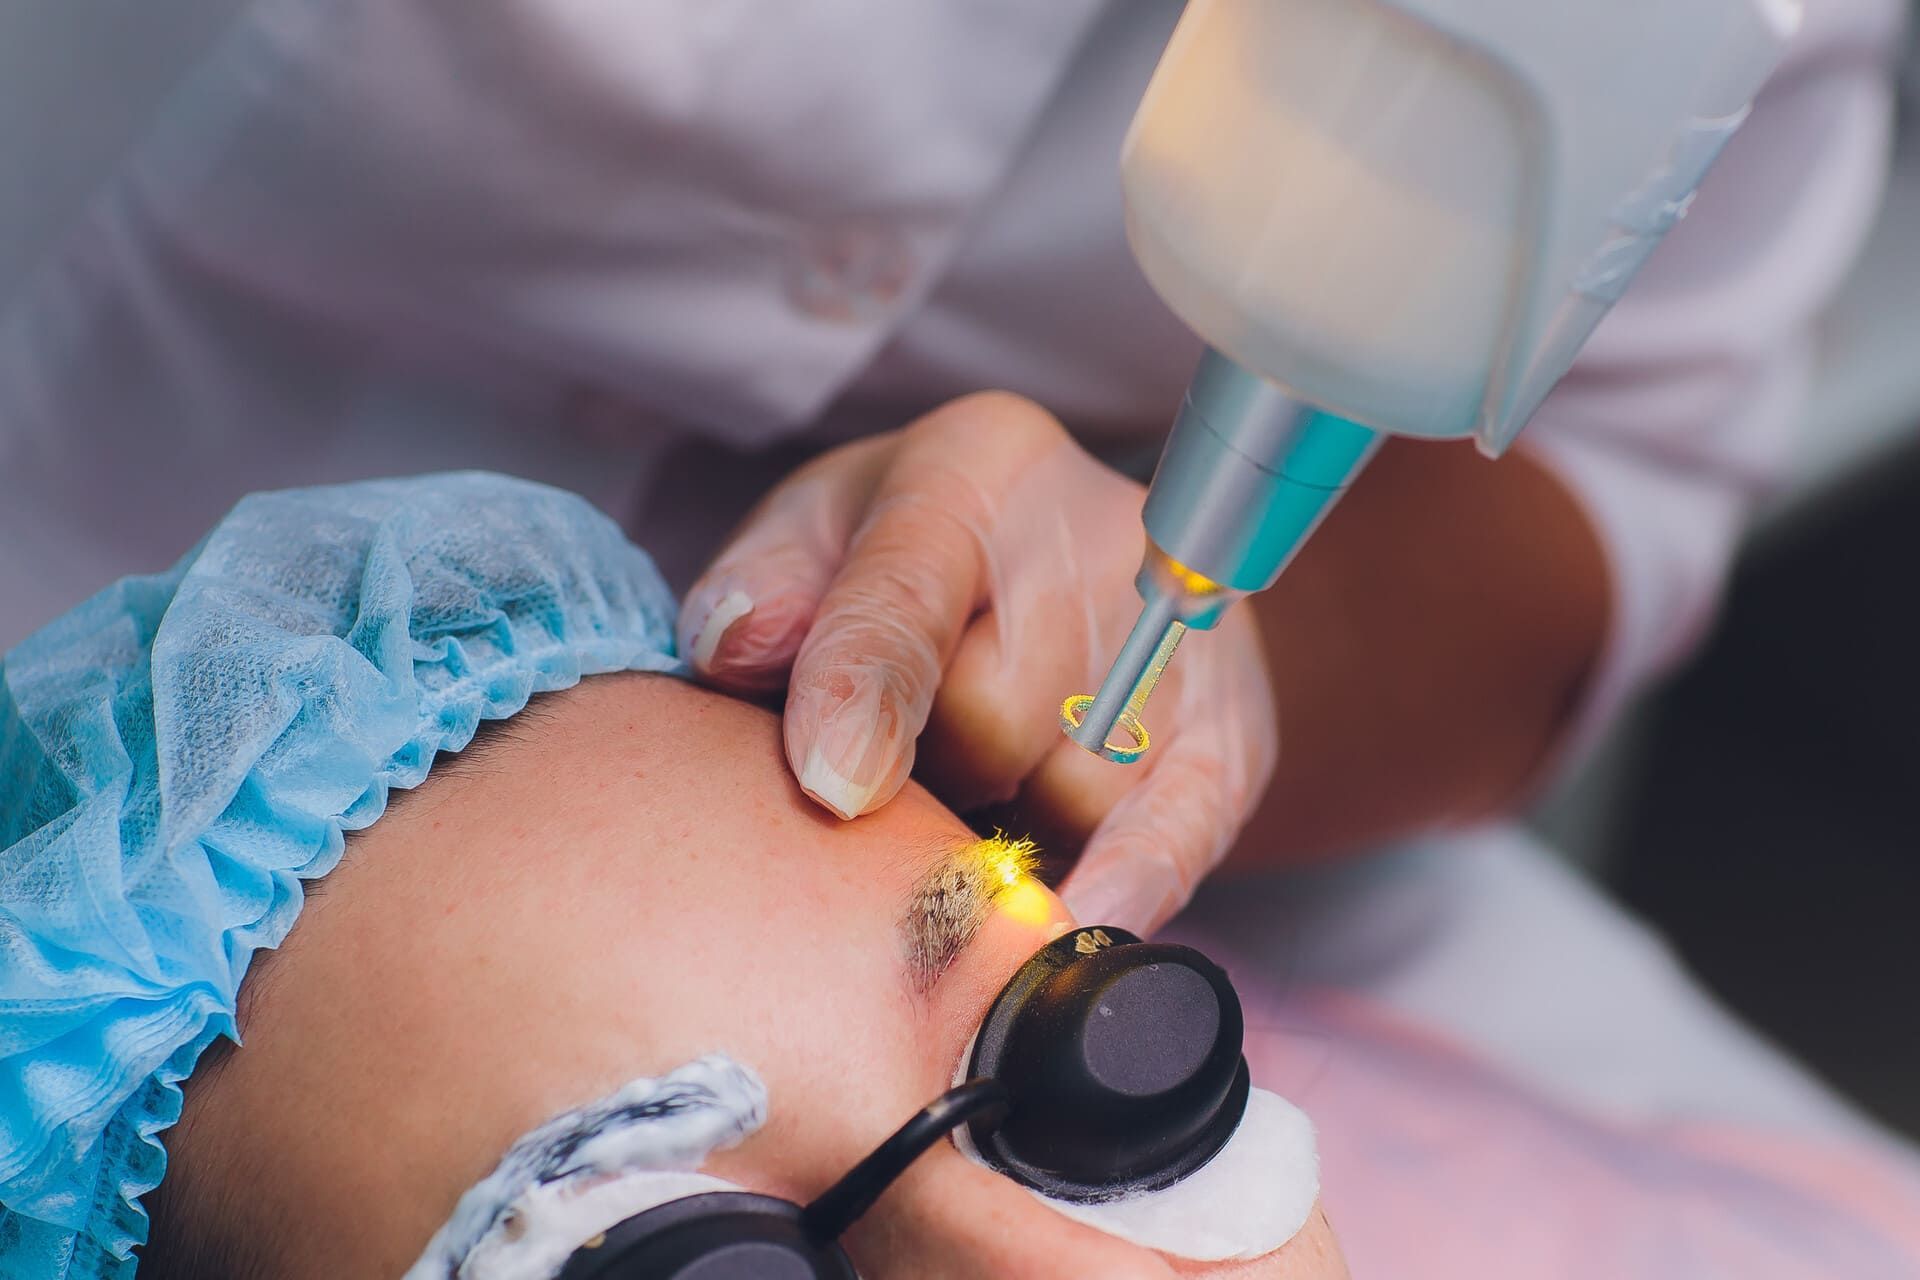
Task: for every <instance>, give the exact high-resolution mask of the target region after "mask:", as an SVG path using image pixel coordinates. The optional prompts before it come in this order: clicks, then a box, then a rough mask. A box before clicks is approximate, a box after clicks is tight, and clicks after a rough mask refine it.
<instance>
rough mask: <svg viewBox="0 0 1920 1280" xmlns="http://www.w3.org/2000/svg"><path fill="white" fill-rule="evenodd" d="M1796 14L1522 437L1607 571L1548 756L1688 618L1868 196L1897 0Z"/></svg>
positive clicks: (1806, 360) (1793, 424)
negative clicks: (1595, 660) (1785, 38)
mask: <svg viewBox="0 0 1920 1280" xmlns="http://www.w3.org/2000/svg"><path fill="white" fill-rule="evenodd" d="M1810 10H1811V11H1810V12H1809V14H1808V22H1807V27H1806V29H1805V30H1803V32H1802V33H1801V35H1800V37H1799V38H1798V39H1797V41H1796V44H1795V46H1794V48H1793V49H1792V50H1791V51H1790V53H1789V55H1788V59H1787V62H1786V63H1785V65H1784V66H1783V67H1782V68H1781V70H1780V72H1779V73H1778V74H1777V75H1776V76H1775V78H1774V80H1773V81H1772V82H1771V83H1770V84H1769V85H1768V87H1767V89H1766V90H1765V91H1764V92H1763V94H1762V95H1761V98H1760V100H1759V101H1758V102H1757V103H1756V104H1755V106H1754V111H1753V115H1752V117H1751V119H1750V120H1749V122H1748V123H1747V125H1746V127H1745V128H1744V129H1743V130H1742V131H1741V132H1740V133H1739V134H1738V135H1736V136H1735V138H1734V139H1733V141H1732V142H1731V143H1730V144H1729V145H1728V148H1727V151H1726V153H1725V154H1724V156H1723V157H1722V158H1721V161H1720V163H1719V165H1718V166H1717V167H1716V168H1715V169H1714V170H1713V172H1712V173H1711V174H1710V175H1709V177H1708V179H1707V182H1706V184H1705V185H1704V186H1703V187H1702V188H1701V191H1700V194H1699V198H1698V200H1697V201H1696V203H1695V205H1694V208H1693V211H1692V213H1691V214H1690V215H1689V217H1688V218H1687V219H1686V220H1685V221H1684V222H1682V223H1681V224H1680V226H1679V227H1678V228H1676V229H1675V230H1674V232H1673V233H1672V235H1671V236H1670V237H1669V238H1668V240H1667V242H1666V244H1664V245H1663V246H1662V247H1661V248H1660V250H1659V251H1658V252H1657V253H1656V254H1655V255H1654V257H1653V259H1652V260H1651V261H1650V262H1649V263H1648V264H1647V267H1646V269H1645V270H1644V271H1643V272H1642V274H1641V276H1640V278H1639V279H1638V280H1637V281H1636V282H1635V284H1634V286H1633V288H1632V289H1630V290H1629V291H1628V293H1627V295H1626V297H1625V298H1624V299H1623V300H1622V301H1621V303H1620V305H1619V306H1618V307H1617V308H1616V309H1615V310H1614V312H1613V314H1612V315H1610V316H1609V317H1608V318H1607V320H1606V321H1605V322H1604V323H1603V324H1602V325H1601V327H1600V329H1599V330H1598V331H1597V332H1596V333H1595V335H1594V338H1593V340H1592V342H1591V343H1590V344H1589V345H1588V347H1587V349H1586V350H1585V351H1584V352H1583V353H1582V355H1581V357H1580V359H1579V361H1578V362H1577V363H1576V364H1575V365H1574V368H1573V371H1572V372H1571V373H1570V374H1569V375H1568V376H1567V378H1566V380H1565V382H1563V383H1562V384H1561V386H1560V387H1559V388H1558V389H1557V390H1556V391H1555V393H1554V395H1553V396H1552V397H1551V398H1550V399H1549V400H1548V401H1547V403H1546V404H1545V405H1544V406H1543V407H1542V408H1541V410H1540V413H1539V415H1538V416H1537V417H1536V418H1535V420H1534V423H1533V425H1532V426H1530V427H1529V428H1528V430H1527V433H1526V435H1525V436H1524V437H1523V438H1522V442H1521V446H1520V447H1522V448H1524V449H1527V450H1528V451H1529V452H1530V453H1532V454H1533V455H1534V456H1536V457H1538V458H1540V459H1541V460H1543V461H1544V462H1545V463H1546V464H1547V465H1548V466H1549V467H1550V468H1551V469H1552V470H1553V471H1554V472H1555V473H1556V474H1557V475H1558V476H1559V477H1560V478H1561V480H1562V481H1563V482H1564V483H1565V484H1566V486H1567V487H1568V489H1569V490H1570V491H1571V493H1572V495H1573V496H1574V498H1575V499H1576V500H1577V501H1578V502H1579V503H1580V504H1581V505H1582V506H1583V507H1584V509H1585V511H1586V513H1587V514H1588V516H1589V517H1590V519H1591V521H1592V523H1593V527H1594V529H1595V532H1596V534H1597V536H1598V537H1599V540H1600V542H1601V545H1602V547H1603V549H1604V552H1605V554H1606V556H1607V560H1608V563H1609V567H1610V571H1611V575H1610V576H1611V585H1612V608H1611V618H1610V624H1609V628H1608V635H1607V638H1606V641H1605V647H1604V651H1603V654H1602V656H1601V659H1600V662H1599V665H1598V668H1597V670H1596V671H1595V672H1594V674H1593V675H1592V677H1591V679H1590V682H1589V686H1588V690H1587V694H1586V698H1585V701H1584V704H1583V706H1582V707H1581V709H1580V710H1579V712H1578V713H1577V716H1576V719H1575V722H1574V724H1573V726H1572V728H1571V730H1570V732H1569V733H1568V734H1567V735H1566V736H1565V737H1564V738H1563V740H1562V743H1561V744H1560V747H1559V749H1558V750H1557V752H1556V763H1557V764H1565V763H1568V762H1572V761H1575V760H1577V759H1578V758H1579V757H1580V756H1581V755H1582V754H1584V751H1585V749H1586V748H1587V747H1588V746H1590V745H1591V744H1592V742H1593V740H1594V739H1595V738H1596V737H1597V736H1598V734H1599V733H1600V732H1601V731H1602V730H1604V729H1605V728H1606V726H1607V725H1608V724H1609V723H1610V722H1611V720H1612V719H1613V718H1614V716H1615V714H1616V713H1617V712H1618V711H1619V710H1620V707H1621V705H1622V703H1623V702H1625V701H1626V700H1627V699H1628V698H1629V697H1630V696H1631V695H1632V694H1633V693H1634V692H1635V691H1636V690H1638V689H1639V688H1640V687H1641V686H1642V685H1643V684H1644V683H1645V682H1646V681H1647V680H1648V679H1649V678H1651V677H1653V676H1655V675H1657V674H1659V673H1661V672H1663V671H1665V670H1666V669H1668V668H1670V667H1671V666H1672V665H1673V664H1674V663H1676V662H1677V661H1678V660H1679V659H1681V658H1682V657H1684V656H1685V655H1686V654H1687V653H1688V652H1689V650H1690V649H1691V648H1692V646H1693V645H1694V644H1695V643H1696V642H1697V641H1698V640H1699V639H1700V637H1701V635H1702V633H1703V632H1704V631H1705V630H1706V627H1707V625H1708V623H1709V622H1710V621H1711V619H1712V616H1713V613H1714V609H1715V607H1716V604H1717V602H1718V597H1719V593H1720V589H1721V586H1722V583H1723V580H1724V578H1725V576H1726V573H1727V569H1728V565H1729V562H1730V560H1731V558H1732V555H1733V551H1734V547H1735V543H1736V540H1737V538H1738V536H1739V534H1740V531H1741V528H1742V525H1743V522H1744V519H1745V517H1746V516H1747V514H1748V513H1749V511H1750V510H1751V508H1752V507H1753V505H1754V503H1755V502H1756V500H1757V499H1759V498H1760V497H1762V496H1764V495H1765V494H1766V493H1767V492H1768V491H1769V490H1770V489H1771V488H1773V487H1775V486H1778V485H1779V484H1781V483H1782V482H1783V481H1784V480H1785V479H1786V476H1785V471H1786V468H1787V466H1788V463H1789V461H1790V458H1791V455H1792V445H1793V440H1794V433H1795V432H1796V430H1798V429H1800V428H1801V426H1802V423H1801V421H1800V411H1801V405H1802V402H1803V398H1804V393H1805V390H1806V386H1807V382H1808V374H1809V370H1810V368H1811V363H1812V355H1813V341H1812V326H1813V322H1814V320H1815V318H1816V316H1817V315H1818V313H1819V312H1820V310H1821V309H1822V308H1823V307H1824V306H1825V304H1826V303H1827V302H1828V301H1829V300H1830V298H1831V297H1832V296H1833V294H1834V292H1835V291H1836V289H1837V288H1838V286H1839V284H1840V283H1841V281H1842V280H1843V278H1844V277H1845V274H1846V271H1847V269H1848V267H1849V265H1850V264H1851V262H1852V260H1853V257H1854V255H1855V253H1856V252H1857V250H1858V249H1859V247H1860V245H1861V243H1862V241H1863V240H1864V238H1865V235H1866V232H1867V230H1868V228H1869V227H1870V225H1871V223H1872V218H1873V215H1874V213H1875V211H1876V208H1877V206H1878V202H1879V197H1880V194H1881V189H1882V186H1883V182H1884V179H1885V176H1886V169H1887V159H1888V155H1889V150H1890V137H1891V128H1892V118H1893V110H1892V108H1893V98H1894V90H1893V75H1892V71H1891V67H1890V61H1891V53H1892V50H1893V49H1894V47H1895V35H1896V33H1897V31H1898V28H1899V24H1900V6H1899V5H1898V4H1897V3H1893V2H1892V0H1884V2H1883V0H1871V2H1869V0H1858V2H1855V3H1846V4H1838V3H1836V4H1830V5H1824V6H1823V5H1814V6H1810ZM1811 429H1814V430H1817V429H1818V424H1811Z"/></svg>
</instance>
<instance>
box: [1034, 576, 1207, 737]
mask: <svg viewBox="0 0 1920 1280" xmlns="http://www.w3.org/2000/svg"><path fill="white" fill-rule="evenodd" d="M1174 614H1175V609H1174V603H1173V601H1171V600H1167V599H1165V598H1156V599H1150V600H1148V602H1147V604H1146V607H1145V608H1143V609H1141V611H1140V618H1139V620H1138V621H1137V622H1135V623H1134V624H1133V630H1132V632H1130V633H1129V634H1128V636H1127V642H1126V643H1125V644H1124V645H1122V646H1121V647H1120V656H1119V657H1117V658H1115V659H1114V662H1113V669H1112V670H1111V671H1109V672H1107V678H1106V680H1105V681H1104V682H1102V683H1101V685H1100V692H1099V693H1098V695H1090V694H1084V693H1083V694H1077V695H1075V696H1074V697H1071V698H1068V699H1067V700H1066V701H1065V702H1063V703H1061V704H1060V727H1061V729H1062V730H1063V731H1064V732H1065V733H1066V735H1067V736H1068V737H1069V738H1072V739H1073V741H1074V742H1075V743H1076V744H1077V745H1079V746H1080V747H1081V748H1083V749H1084V750H1087V751H1091V752H1092V753H1093V754H1095V755H1097V756H1099V757H1100V758H1102V759H1103V760H1111V761H1113V762H1114V763H1115V764H1132V763H1133V762H1134V761H1136V760H1138V759H1139V758H1140V757H1141V756H1143V755H1145V754H1146V753H1147V748H1148V747H1149V746H1150V745H1152V739H1151V737H1150V736H1149V735H1148V733H1147V726H1146V723H1145V722H1144V721H1143V720H1141V718H1140V713H1141V712H1142V711H1144V710H1145V709H1146V705H1147V699H1148V698H1150V697H1152V696H1153V690H1154V686H1155V685H1157V684H1159V683H1160V677H1161V676H1162V675H1163V674H1164V673H1165V672H1166V669H1167V663H1168V662H1169V661H1171V660H1172V658H1173V651H1174V650H1175V649H1176V648H1178V647H1179V645H1180V638H1181V637H1182V636H1184V635H1186V634H1187V628H1186V625H1185V624H1184V623H1182V622H1181V621H1180V620H1179V619H1178V618H1177V617H1175V616H1174ZM1116 731H1118V732H1119V733H1120V734H1123V735H1124V737H1125V740H1123V741H1121V742H1115V741H1113V738H1114V736H1115V733H1116Z"/></svg>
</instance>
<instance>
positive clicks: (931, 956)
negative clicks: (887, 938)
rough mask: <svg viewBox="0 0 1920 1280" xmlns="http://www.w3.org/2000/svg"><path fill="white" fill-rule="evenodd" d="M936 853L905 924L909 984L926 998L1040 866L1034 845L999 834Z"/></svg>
mask: <svg viewBox="0 0 1920 1280" xmlns="http://www.w3.org/2000/svg"><path fill="white" fill-rule="evenodd" d="M936 848H937V853H936V855H935V857H934V858H933V859H932V861H930V862H929V863H928V864H927V865H926V867H925V869H924V870H922V872H921V874H920V878H919V879H918V880H917V881H916V882H915V883H914V886H913V889H912V890H911V891H910V892H909V893H908V895H907V902H906V905H905V907H904V908H903V909H902V911H901V913H900V921H899V928H900V937H901V941H902V945H903V946H904V948H905V951H906V959H907V980H908V982H909V984H910V985H911V986H912V988H913V990H914V992H915V993H916V994H918V995H923V996H924V995H926V994H927V992H929V991H931V990H932V989H933V985H934V983H936V982H938V981H939V980H940V975H941V974H943V973H945V972H946V971H947V970H948V969H949V968H950V967H952V965H953V962H954V961H955V960H957V959H958V958H959V957H960V953H961V952H962V951H965V950H966V949H967V944H968V943H970V942H972V941H973V938H974V935H975V934H977V933H978V932H979V931H980V926H981V925H983V924H985V923H986V921H987V917H988V916H989V915H991V914H992V913H993V909H994V907H995V906H997V905H998V904H999V902H1000V900H1001V899H1002V898H1004V897H1005V896H1006V895H1007V893H1008V892H1009V891H1010V890H1011V889H1012V888H1013V886H1014V885H1016V884H1017V883H1019V880H1020V877H1022V876H1024V875H1027V874H1029V873H1030V872H1031V871H1032V870H1033V865H1034V862H1035V860H1036V855H1035V850H1034V845H1033V842H1032V841H1031V840H1015V839H1013V838H1011V837H1009V836H1007V835H1005V834H1004V833H1002V832H998V831H996V832H995V833H994V834H993V835H991V836H988V837H986V838H984V839H979V840H966V841H960V842H947V841H941V842H940V843H939V844H938V845H937V846H936Z"/></svg>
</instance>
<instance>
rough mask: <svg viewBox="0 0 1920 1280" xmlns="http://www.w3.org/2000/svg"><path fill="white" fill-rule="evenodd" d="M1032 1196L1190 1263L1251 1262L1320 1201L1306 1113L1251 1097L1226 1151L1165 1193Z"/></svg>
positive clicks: (1277, 1099) (1272, 1097) (1265, 1096)
mask: <svg viewBox="0 0 1920 1280" xmlns="http://www.w3.org/2000/svg"><path fill="white" fill-rule="evenodd" d="M1033 1194H1034V1195H1036V1196H1039V1198H1040V1199H1041V1200H1043V1201H1045V1202H1046V1203H1047V1204H1049V1205H1051V1206H1052V1207H1053V1208H1055V1209H1057V1210H1058V1211H1059V1212H1061V1213H1063V1214H1065V1215H1066V1216H1067V1217H1069V1218H1072V1219H1073V1220H1075V1221H1076V1222H1084V1223H1086V1224H1087V1225H1088V1226H1090V1227H1098V1228H1099V1229H1100V1230H1102V1231H1104V1232H1106V1233H1107V1234H1108V1235H1113V1236H1118V1237H1120V1238H1121V1239H1122V1240H1125V1241H1127V1242H1128V1243H1130V1244H1137V1245H1140V1246H1141V1247H1143V1248H1147V1249H1159V1250H1162V1251H1164V1252H1166V1253H1173V1254H1178V1255H1179V1256H1181V1257H1183V1258H1192V1259H1193V1260H1194V1261H1196V1262H1219V1261H1223V1260H1226V1259H1229V1258H1257V1257H1259V1256H1260V1255H1261V1254H1263V1253H1271V1252H1273V1251H1274V1250H1275V1249H1278V1248H1279V1247H1280V1246H1281V1245H1283V1244H1285V1243H1286V1242H1287V1241H1289V1240H1291V1239H1293V1237H1294V1236H1295V1235H1296V1234H1297V1233H1298V1232H1299V1230H1300V1228H1302V1227H1304V1226H1306V1225H1307V1219H1308V1218H1309V1217H1310V1216H1312V1214H1313V1206H1314V1203H1315V1202H1316V1201H1317V1200H1318V1199H1319V1198H1320V1156H1319V1152H1318V1151H1317V1150H1316V1148H1315V1147H1314V1142H1313V1121H1311V1120H1309V1119H1307V1113H1306V1112H1304V1111H1302V1110H1301V1109H1300V1108H1298V1107H1296V1106H1294V1105H1293V1104H1292V1103H1291V1102H1288V1101H1287V1100H1286V1099H1285V1098H1283V1097H1281V1096H1280V1095H1279V1094H1277V1093H1268V1092H1267V1091H1266V1090H1265V1089H1255V1090H1253V1091H1252V1093H1251V1094H1249V1095H1248V1098H1247V1113H1246V1114H1245V1115H1244V1116H1242V1117H1241V1118H1240V1127H1239V1128H1237V1129H1235V1130H1234V1131H1233V1136H1232V1137H1231V1138H1229V1139H1227V1145H1226V1146H1224V1147H1222V1148H1220V1152H1219V1154H1218V1155H1216V1156H1214V1158H1213V1159H1211V1160H1209V1161H1207V1163H1206V1164H1204V1165H1202V1166H1201V1167H1200V1168H1198V1169H1196V1170H1194V1171H1193V1172H1192V1173H1191V1174H1189V1175H1187V1177H1185V1178H1183V1179H1181V1180H1180V1181H1179V1182H1176V1183H1174V1184H1173V1185H1172V1186H1170V1187H1166V1188H1164V1189H1162V1190H1159V1191H1142V1192H1137V1193H1135V1194H1133V1195H1129V1196H1122V1197H1120V1198H1118V1199H1115V1200H1103V1201H1098V1202H1095V1203H1092V1204H1081V1203H1077V1202H1074V1201H1069V1200H1055V1199H1053V1198H1051V1197H1049V1196H1042V1195H1040V1193H1039V1192H1037V1191H1036V1192H1034V1193H1033Z"/></svg>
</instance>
